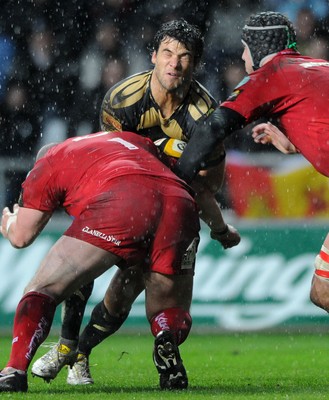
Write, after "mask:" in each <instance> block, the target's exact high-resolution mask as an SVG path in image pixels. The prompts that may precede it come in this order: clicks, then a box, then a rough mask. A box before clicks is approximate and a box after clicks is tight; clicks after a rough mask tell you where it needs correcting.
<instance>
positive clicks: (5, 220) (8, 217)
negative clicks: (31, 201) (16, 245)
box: [1, 204, 19, 238]
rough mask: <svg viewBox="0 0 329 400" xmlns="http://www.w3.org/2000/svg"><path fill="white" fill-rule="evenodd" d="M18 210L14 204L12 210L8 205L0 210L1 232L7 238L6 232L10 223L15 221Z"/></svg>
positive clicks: (17, 206)
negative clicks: (0, 215)
mask: <svg viewBox="0 0 329 400" xmlns="http://www.w3.org/2000/svg"><path fill="white" fill-rule="evenodd" d="M18 210H19V205H18V204H15V205H14V211H13V212H10V210H9V208H8V207H5V208H4V209H3V210H2V217H1V234H2V235H3V237H5V238H7V237H8V232H9V229H10V225H11V224H12V223H13V222H15V221H16V218H17V213H18Z"/></svg>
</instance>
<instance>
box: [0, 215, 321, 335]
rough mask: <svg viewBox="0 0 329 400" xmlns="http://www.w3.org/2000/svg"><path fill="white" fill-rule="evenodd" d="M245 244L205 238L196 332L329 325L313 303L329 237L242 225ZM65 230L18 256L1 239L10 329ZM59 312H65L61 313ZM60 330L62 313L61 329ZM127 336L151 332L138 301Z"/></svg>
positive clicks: (315, 231) (308, 229)
mask: <svg viewBox="0 0 329 400" xmlns="http://www.w3.org/2000/svg"><path fill="white" fill-rule="evenodd" d="M235 226H237V228H238V229H239V231H240V233H241V235H242V240H241V243H240V244H239V246H236V247H234V248H232V249H229V250H223V249H222V248H221V246H220V245H219V243H217V242H215V241H213V240H211V239H210V236H209V229H208V228H207V227H205V226H203V227H202V231H201V242H200V246H199V252H198V255H197V267H196V274H195V286H194V293H193V304H192V309H191V314H192V316H193V327H194V329H200V330H201V331H202V330H222V331H256V330H263V329H282V328H283V329H286V328H287V327H289V328H291V327H295V328H296V327H297V328H298V329H303V328H306V329H313V328H314V327H320V326H321V325H322V324H323V323H327V321H328V323H329V320H328V317H327V314H326V313H325V312H324V311H323V310H320V309H319V308H317V307H315V306H314V305H313V304H312V303H311V302H310V300H309V291H310V284H311V278H312V275H313V271H314V266H313V264H314V258H315V256H316V254H317V253H318V252H319V250H320V248H321V245H322V243H323V240H324V237H325V235H326V233H327V228H326V226H325V225H319V224H315V223H311V222H300V223H297V222H294V221H289V222H288V221H287V222H285V223H279V222H277V221H276V222H271V221H268V222H262V224H260V223H256V222H255V223H248V224H246V223H245V222H244V223H242V222H238V223H236V224H235ZM62 232H63V230H62V229H60V230H59V229H50V230H48V231H45V232H43V233H42V234H41V236H40V237H39V238H38V239H37V240H36V241H35V242H34V243H33V244H32V245H31V246H30V247H28V248H26V249H23V250H17V249H14V248H13V247H11V246H10V245H9V243H8V242H7V241H6V240H4V239H3V238H2V239H0V276H1V279H0V321H1V328H2V329H10V327H11V325H12V320H13V315H14V311H15V308H16V306H17V303H18V301H19V299H20V297H21V296H22V293H23V290H24V287H25V285H26V284H27V283H28V281H29V280H30V278H31V277H32V275H33V273H34V271H35V270H36V268H37V267H38V265H39V263H40V261H41V260H42V258H43V257H44V256H45V254H46V253H47V251H48V250H49V248H50V247H51V246H52V244H53V243H54V242H55V240H57V238H58V237H59V236H60V234H61V233H62ZM115 269H116V267H114V268H112V269H111V270H109V271H108V272H107V273H105V274H104V275H102V276H101V277H99V278H98V279H97V280H96V283H95V287H94V291H93V294H92V297H91V298H90V301H89V304H88V307H87V310H86V315H85V319H86V318H89V316H90V312H91V310H92V309H93V307H94V305H95V304H97V303H98V302H99V301H100V300H101V299H102V297H103V295H104V293H105V290H106V288H107V285H108V283H109V281H110V279H111V276H112V275H113V273H114V272H115ZM59 308H60V307H59ZM59 326H60V310H58V313H57V314H56V318H55V320H54V329H56V328H57V329H58V328H59ZM125 327H126V328H142V327H144V328H148V324H147V321H146V318H145V311H144V296H143V295H141V296H139V298H138V299H137V300H136V302H135V304H134V306H133V309H132V311H131V314H130V317H129V318H128V320H127V321H126V323H125Z"/></svg>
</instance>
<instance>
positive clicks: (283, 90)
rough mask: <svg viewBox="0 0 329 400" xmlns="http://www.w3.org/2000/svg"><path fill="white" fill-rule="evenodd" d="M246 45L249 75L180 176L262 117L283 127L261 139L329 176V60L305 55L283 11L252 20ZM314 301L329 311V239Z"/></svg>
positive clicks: (192, 144)
mask: <svg viewBox="0 0 329 400" xmlns="http://www.w3.org/2000/svg"><path fill="white" fill-rule="evenodd" d="M242 43H243V46H244V51H243V55H242V58H243V60H244V62H245V68H246V72H247V73H248V76H247V77H246V78H245V79H244V80H243V81H242V82H241V83H240V84H239V85H238V86H237V87H236V88H235V90H234V91H233V93H232V95H231V96H230V97H229V98H228V99H227V100H226V101H224V102H223V103H222V104H221V105H220V106H219V107H218V108H217V109H216V111H215V112H213V113H212V115H211V116H210V117H209V119H208V120H207V123H206V124H205V125H204V126H203V128H202V132H201V133H200V136H199V140H196V138H195V137H192V139H191V140H190V141H189V143H188V145H187V146H186V148H185V150H184V153H183V155H182V157H181V158H180V159H179V161H178V163H177V164H176V166H175V168H176V172H177V174H178V175H179V176H181V177H184V179H185V180H186V181H188V182H190V181H192V179H193V178H194V176H195V174H196V173H197V171H198V170H199V169H200V168H201V166H202V161H203V160H204V159H206V157H207V155H209V154H210V153H211V150H212V148H213V147H214V146H215V145H216V143H217V142H222V141H223V140H224V139H225V138H226V137H227V136H229V135H230V134H231V132H233V131H234V130H236V129H238V128H240V127H242V126H245V125H247V124H249V123H250V122H253V121H256V120H258V119H259V118H261V117H262V118H266V119H267V120H269V121H270V122H272V123H273V124H274V125H275V126H276V127H277V128H278V129H275V127H273V126H270V125H268V126H267V127H265V126H264V125H261V126H258V127H257V128H256V127H255V129H254V134H253V137H254V139H255V140H256V141H258V142H260V143H265V142H268V141H269V140H272V142H273V144H274V145H275V146H276V147H277V148H278V149H279V150H281V151H283V152H285V153H291V152H296V151H297V152H299V153H301V154H302V155H303V156H304V157H305V158H306V159H307V160H308V161H309V162H310V163H311V164H312V165H313V166H314V168H315V169H316V170H317V171H318V172H320V173H321V174H323V175H325V176H329V116H328V108H329V61H327V60H322V59H314V58H311V57H307V56H303V55H302V54H300V53H299V52H298V51H297V45H296V33H295V30H294V27H293V25H292V23H291V21H290V20H289V19H288V18H287V17H286V16H284V15H283V14H280V13H277V12H271V11H268V12H262V13H259V14H255V15H252V16H250V18H249V20H248V21H247V23H246V25H245V26H244V28H243V34H242ZM280 132H281V133H280ZM263 133H266V135H267V136H262V137H261V136H260V135H262V134H263ZM310 297H311V300H312V301H313V303H314V304H315V305H317V306H319V307H320V308H323V309H324V310H326V311H327V312H329V235H328V236H327V237H326V238H325V241H324V243H323V246H322V248H321V251H320V253H319V255H318V256H317V257H316V259H315V272H314V276H313V280H312V287H311V293H310Z"/></svg>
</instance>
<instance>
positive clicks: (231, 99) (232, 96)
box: [227, 89, 242, 101]
mask: <svg viewBox="0 0 329 400" xmlns="http://www.w3.org/2000/svg"><path fill="white" fill-rule="evenodd" d="M240 93H242V90H239V89H236V90H234V92H233V93H232V94H231V95H230V96H229V97H228V98H227V101H235V100H236V98H237V97H238V96H239V94H240Z"/></svg>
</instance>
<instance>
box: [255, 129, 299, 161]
mask: <svg viewBox="0 0 329 400" xmlns="http://www.w3.org/2000/svg"><path fill="white" fill-rule="evenodd" d="M252 137H253V138H254V142H255V143H262V144H268V143H272V144H273V146H275V147H276V148H277V149H278V150H279V151H281V153H284V154H292V153H297V152H298V151H297V149H296V147H295V146H294V145H293V144H292V143H291V142H290V140H289V139H288V138H287V136H286V135H285V134H284V133H283V132H281V131H280V129H279V128H277V127H276V126H275V125H273V124H271V123H270V122H267V123H262V124H258V125H256V126H255V127H254V128H253V130H252Z"/></svg>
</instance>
